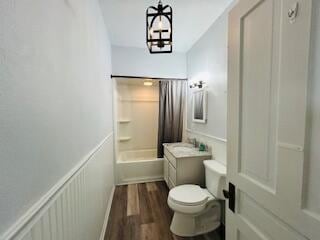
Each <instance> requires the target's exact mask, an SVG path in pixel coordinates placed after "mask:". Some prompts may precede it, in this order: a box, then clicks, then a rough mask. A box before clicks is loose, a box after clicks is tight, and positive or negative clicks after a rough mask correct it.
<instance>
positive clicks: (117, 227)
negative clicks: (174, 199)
mask: <svg viewBox="0 0 320 240" xmlns="http://www.w3.org/2000/svg"><path fill="white" fill-rule="evenodd" d="M167 196H168V188H167V186H166V184H165V183H164V182H155V183H142V184H132V185H128V186H118V187H116V190H115V194H114V198H113V201H112V207H111V212H110V217H109V221H108V226H107V230H106V234H105V240H209V239H210V240H224V237H223V235H224V234H223V229H222V228H220V229H218V230H216V231H214V232H211V233H208V234H205V235H202V236H197V237H193V238H182V237H178V236H175V235H174V234H172V233H171V232H170V223H171V219H172V216H173V212H172V211H171V210H170V208H169V207H168V205H167Z"/></svg>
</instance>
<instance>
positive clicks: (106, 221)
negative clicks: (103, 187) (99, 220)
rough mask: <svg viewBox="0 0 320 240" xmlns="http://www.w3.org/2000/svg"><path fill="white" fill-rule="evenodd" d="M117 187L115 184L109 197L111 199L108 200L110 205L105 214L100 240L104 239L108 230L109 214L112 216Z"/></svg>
mask: <svg viewBox="0 0 320 240" xmlns="http://www.w3.org/2000/svg"><path fill="white" fill-rule="evenodd" d="M115 189H116V187H115V186H113V187H112V190H111V193H110V197H109V200H108V206H107V210H106V215H105V218H104V222H103V226H102V231H101V234H100V240H104V237H105V234H106V230H107V225H108V220H109V216H110V211H111V206H112V200H113V196H114V191H115Z"/></svg>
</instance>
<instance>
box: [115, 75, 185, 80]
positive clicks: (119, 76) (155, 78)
mask: <svg viewBox="0 0 320 240" xmlns="http://www.w3.org/2000/svg"><path fill="white" fill-rule="evenodd" d="M111 78H136V79H152V80H180V81H187V80H188V78H157V77H141V76H122V75H111Z"/></svg>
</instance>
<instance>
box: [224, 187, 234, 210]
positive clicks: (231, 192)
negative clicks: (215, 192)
mask: <svg viewBox="0 0 320 240" xmlns="http://www.w3.org/2000/svg"><path fill="white" fill-rule="evenodd" d="M223 195H224V197H225V198H227V199H229V209H230V210H231V211H232V212H235V206H236V187H235V186H234V185H233V184H232V183H231V182H229V191H227V190H225V189H224V190H223Z"/></svg>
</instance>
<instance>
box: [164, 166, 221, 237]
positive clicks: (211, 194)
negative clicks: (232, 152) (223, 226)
mask: <svg viewBox="0 0 320 240" xmlns="http://www.w3.org/2000/svg"><path fill="white" fill-rule="evenodd" d="M203 163H204V166H205V175H206V188H201V187H199V186H198V185H191V184H190V185H180V186H177V187H175V188H172V189H171V190H170V192H169V196H168V205H169V207H170V208H171V209H172V210H173V211H174V216H173V219H172V222H171V226H170V230H171V231H172V232H173V233H174V234H176V235H178V236H182V237H193V236H196V235H200V234H204V233H207V232H210V231H213V230H215V229H216V228H218V227H219V226H220V221H221V219H220V218H221V201H219V200H224V199H225V198H224V197H223V193H222V190H223V189H224V188H225V185H226V167H225V166H224V165H222V164H221V163H219V162H217V161H215V160H206V161H204V162H203Z"/></svg>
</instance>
